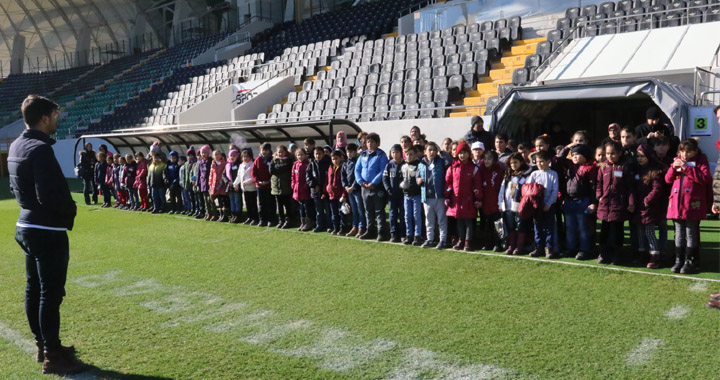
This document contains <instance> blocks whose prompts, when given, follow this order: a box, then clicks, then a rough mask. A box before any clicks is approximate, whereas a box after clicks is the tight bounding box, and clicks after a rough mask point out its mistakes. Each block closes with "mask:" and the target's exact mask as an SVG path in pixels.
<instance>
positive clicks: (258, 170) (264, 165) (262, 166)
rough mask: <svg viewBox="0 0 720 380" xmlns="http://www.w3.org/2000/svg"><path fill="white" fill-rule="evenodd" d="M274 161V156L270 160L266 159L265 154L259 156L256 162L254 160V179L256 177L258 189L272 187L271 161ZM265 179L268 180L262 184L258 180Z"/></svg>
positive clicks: (264, 180)
mask: <svg viewBox="0 0 720 380" xmlns="http://www.w3.org/2000/svg"><path fill="white" fill-rule="evenodd" d="M271 161H272V157H271V158H270V160H269V161H267V162H266V161H265V159H264V158H263V156H257V157H256V158H255V162H253V172H252V173H253V179H255V185H256V186H257V188H258V189H269V188H270V162H271ZM260 181H263V182H266V183H264V184H263V185H260V184H259V183H258V182H260Z"/></svg>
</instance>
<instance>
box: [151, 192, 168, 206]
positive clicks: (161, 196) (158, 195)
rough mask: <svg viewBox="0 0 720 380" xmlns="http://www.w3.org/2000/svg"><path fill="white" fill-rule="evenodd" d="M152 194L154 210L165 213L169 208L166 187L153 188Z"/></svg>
mask: <svg viewBox="0 0 720 380" xmlns="http://www.w3.org/2000/svg"><path fill="white" fill-rule="evenodd" d="M150 191H151V192H152V202H153V210H155V211H165V208H166V207H167V200H166V199H165V188H164V187H153V188H152V189H150Z"/></svg>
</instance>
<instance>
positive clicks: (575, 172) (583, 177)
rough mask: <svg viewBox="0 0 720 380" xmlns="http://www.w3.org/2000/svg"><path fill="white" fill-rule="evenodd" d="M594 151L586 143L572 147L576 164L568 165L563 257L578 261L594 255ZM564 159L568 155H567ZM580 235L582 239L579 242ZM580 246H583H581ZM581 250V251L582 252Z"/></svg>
mask: <svg viewBox="0 0 720 380" xmlns="http://www.w3.org/2000/svg"><path fill="white" fill-rule="evenodd" d="M593 155H594V154H593V149H592V148H591V147H590V146H588V145H584V144H580V145H575V146H574V147H572V161H570V160H568V159H567V158H561V159H563V160H567V161H569V162H568V163H567V164H566V165H565V166H566V167H567V168H568V172H567V193H566V194H567V196H566V198H565V203H564V204H563V212H564V214H565V224H566V226H565V232H566V240H565V245H566V248H567V250H566V251H565V252H564V253H563V254H562V256H563V257H575V258H576V259H578V260H587V259H589V257H588V254H589V253H590V248H591V247H590V243H591V242H592V239H591V238H590V227H591V225H590V217H589V215H590V214H592V213H593V212H594V211H595V207H596V201H595V183H596V181H597V167H596V166H595V165H593ZM563 157H564V156H563ZM578 236H579V237H580V240H579V243H578ZM578 246H579V247H578ZM578 249H579V250H578Z"/></svg>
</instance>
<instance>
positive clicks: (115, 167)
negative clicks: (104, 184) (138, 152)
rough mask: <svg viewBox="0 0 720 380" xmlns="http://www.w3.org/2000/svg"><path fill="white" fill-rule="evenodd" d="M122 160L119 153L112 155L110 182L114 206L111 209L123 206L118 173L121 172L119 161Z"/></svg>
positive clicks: (123, 199)
mask: <svg viewBox="0 0 720 380" xmlns="http://www.w3.org/2000/svg"><path fill="white" fill-rule="evenodd" d="M121 158H122V155H121V154H120V153H115V154H114V155H113V163H112V179H111V180H110V181H111V183H112V185H111V186H112V190H113V194H114V195H115V205H114V206H113V207H120V206H122V205H124V204H125V196H124V194H122V193H121V192H122V185H121V181H120V171H121V170H122V164H121V163H120V159H121Z"/></svg>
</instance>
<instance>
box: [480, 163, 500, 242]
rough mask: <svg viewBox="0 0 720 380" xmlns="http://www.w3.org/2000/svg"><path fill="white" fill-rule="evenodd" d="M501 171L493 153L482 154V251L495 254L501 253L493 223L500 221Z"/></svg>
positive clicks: (498, 238)
mask: <svg viewBox="0 0 720 380" xmlns="http://www.w3.org/2000/svg"><path fill="white" fill-rule="evenodd" d="M503 174H504V173H503V169H502V167H501V166H500V163H499V162H498V155H497V153H495V151H492V150H488V151H486V152H485V154H484V159H483V161H482V164H480V178H481V180H482V194H483V200H482V208H481V209H480V212H481V216H480V219H481V224H482V226H483V227H484V230H485V236H486V239H485V245H484V246H483V247H482V249H484V250H486V251H489V250H493V251H495V252H501V251H502V242H501V239H502V237H498V235H497V233H496V232H495V221H497V220H499V219H500V208H499V207H498V199H499V197H498V195H499V194H500V186H501V185H502V181H503Z"/></svg>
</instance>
